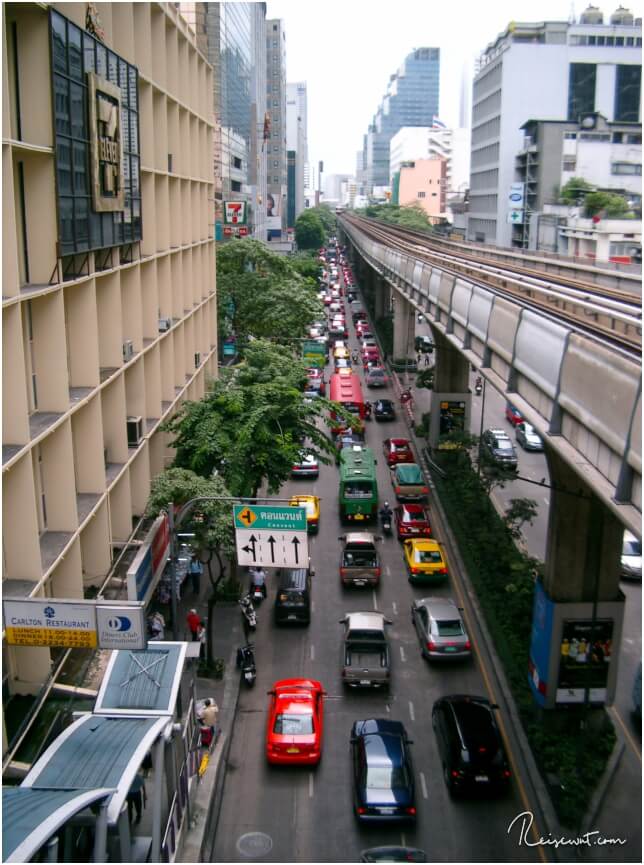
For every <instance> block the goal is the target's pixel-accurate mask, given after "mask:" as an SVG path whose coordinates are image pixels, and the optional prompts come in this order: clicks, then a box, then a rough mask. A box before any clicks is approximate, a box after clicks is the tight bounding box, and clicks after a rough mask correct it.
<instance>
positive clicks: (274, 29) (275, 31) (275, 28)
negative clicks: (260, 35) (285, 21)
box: [273, 24, 277, 33]
mask: <svg viewBox="0 0 644 865" xmlns="http://www.w3.org/2000/svg"><path fill="white" fill-rule="evenodd" d="M273 33H277V24H273Z"/></svg>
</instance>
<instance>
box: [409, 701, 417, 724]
mask: <svg viewBox="0 0 644 865" xmlns="http://www.w3.org/2000/svg"><path fill="white" fill-rule="evenodd" d="M409 717H410V718H411V719H412V721H415V720H416V715H415V714H414V704H413V703H412V701H411V700H410V701H409Z"/></svg>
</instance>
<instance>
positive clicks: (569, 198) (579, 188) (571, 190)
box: [559, 177, 595, 204]
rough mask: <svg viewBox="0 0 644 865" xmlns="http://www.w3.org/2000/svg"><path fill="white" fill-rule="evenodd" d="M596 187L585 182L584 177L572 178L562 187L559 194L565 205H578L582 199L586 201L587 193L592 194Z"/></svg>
mask: <svg viewBox="0 0 644 865" xmlns="http://www.w3.org/2000/svg"><path fill="white" fill-rule="evenodd" d="M594 188H595V187H594V186H593V185H592V184H590V183H588V181H586V180H584V178H583V177H571V178H570V180H569V181H568V182H567V183H565V184H564V185H563V186H562V187H561V192H560V193H559V197H560V199H561V200H562V201H563V202H564V203H565V204H576V203H577V202H578V201H579V200H580V199H582V200H583V199H584V198H585V196H586V195H587V193H589V192H592V191H593V189H594Z"/></svg>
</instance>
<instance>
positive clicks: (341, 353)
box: [333, 346, 351, 360]
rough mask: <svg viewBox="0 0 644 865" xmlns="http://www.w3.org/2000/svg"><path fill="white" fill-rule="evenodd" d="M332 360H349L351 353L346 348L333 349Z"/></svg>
mask: <svg viewBox="0 0 644 865" xmlns="http://www.w3.org/2000/svg"><path fill="white" fill-rule="evenodd" d="M333 359H334V360H340V359H342V360H350V359H351V352H350V351H349V349H348V348H347V347H346V346H339V347H338V348H334V349H333Z"/></svg>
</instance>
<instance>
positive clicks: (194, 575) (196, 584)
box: [189, 553, 203, 596]
mask: <svg viewBox="0 0 644 865" xmlns="http://www.w3.org/2000/svg"><path fill="white" fill-rule="evenodd" d="M189 572H190V579H191V581H192V594H193V595H197V596H198V595H199V592H200V591H201V574H202V573H203V565H202V564H201V562H200V561H199V559H198V558H197V554H196V553H194V554H193V556H192V558H191V559H190V566H189Z"/></svg>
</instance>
